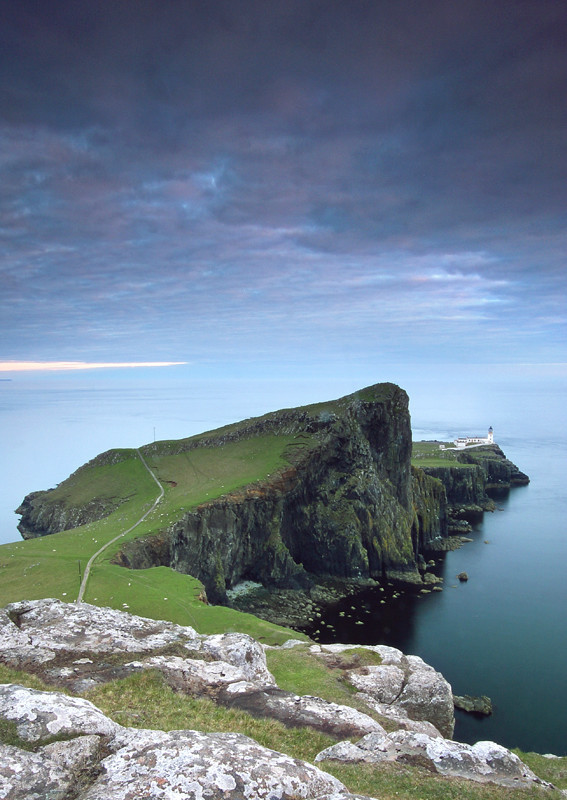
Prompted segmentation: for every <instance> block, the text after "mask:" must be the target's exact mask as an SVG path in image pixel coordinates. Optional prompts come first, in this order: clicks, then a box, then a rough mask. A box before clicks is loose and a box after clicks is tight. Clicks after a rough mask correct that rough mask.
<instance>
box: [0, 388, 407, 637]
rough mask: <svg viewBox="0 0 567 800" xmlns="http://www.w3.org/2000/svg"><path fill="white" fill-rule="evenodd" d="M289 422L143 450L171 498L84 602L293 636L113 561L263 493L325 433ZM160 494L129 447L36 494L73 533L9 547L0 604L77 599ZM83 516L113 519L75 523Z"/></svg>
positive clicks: (259, 421) (175, 580) (340, 407)
mask: <svg viewBox="0 0 567 800" xmlns="http://www.w3.org/2000/svg"><path fill="white" fill-rule="evenodd" d="M395 388H397V387H393V385H392V384H379V385H377V386H376V387H370V388H368V389H364V390H363V391H362V392H360V393H357V395H356V397H357V398H359V399H360V400H361V401H377V400H380V399H382V397H383V396H387V395H388V393H389V392H390V391H392V390H393V389H395ZM352 398H353V396H349V397H348V398H341V399H339V400H336V401H331V402H325V403H316V404H313V405H310V406H305V407H303V408H301V409H293V410H291V411H293V413H294V415H295V416H297V412H298V411H299V412H301V414H302V416H303V418H304V420H305V421H309V420H311V421H317V420H320V419H325V418H327V417H329V416H331V415H332V416H334V417H340V416H341V415H342V414H343V413H344V409H345V408H346V406H347V405H348V402H349V401H352ZM286 419H287V416H286V410H284V411H283V412H282V411H280V412H273V413H270V414H266V415H264V416H263V417H259V418H255V419H249V420H243V421H241V422H237V423H234V424H232V425H227V426H224V427H222V428H219V429H217V430H214V431H208V432H205V433H201V434H198V435H196V436H192V437H189V438H187V439H181V440H169V441H161V442H154V443H152V444H148V445H146V446H144V447H142V448H140V450H141V452H142V454H143V456H144V459H145V460H146V461H147V463H148V465H149V466H150V468H151V469H152V470H153V472H154V474H155V475H156V477H157V479H158V480H159V482H160V483H161V485H162V486H163V488H164V492H165V494H164V497H163V500H162V501H161V502H160V503H159V505H158V506H157V507H156V508H155V509H154V510H153V511H152V512H151V513H150V514H149V515H148V516H147V517H146V519H145V520H144V521H143V522H142V523H141V524H139V525H138V526H137V527H135V528H134V529H133V530H132V531H131V532H130V533H126V534H125V535H123V536H121V538H120V539H119V540H118V541H117V542H116V543H115V544H114V545H111V546H110V547H109V548H108V549H107V550H105V551H104V553H103V554H102V555H101V556H99V557H98V559H97V560H96V562H95V564H94V565H93V568H92V571H91V575H90V578H89V582H88V585H87V590H86V593H85V597H84V600H85V601H86V602H89V603H93V604H95V605H100V606H110V607H112V608H117V609H127V610H129V611H130V612H131V613H135V614H141V615H143V616H151V617H154V618H158V619H168V620H171V621H173V622H177V623H179V624H187V625H192V626H194V627H195V628H196V629H197V630H198V631H200V632H207V633H214V632H221V631H225V630H239V631H242V632H246V633H250V634H251V635H253V636H255V637H256V638H259V639H261V640H265V641H271V642H274V643H275V642H279V641H283V640H285V639H286V638H289V636H290V632H289V631H288V630H286V629H281V628H278V626H274V625H271V624H270V623H268V622H264V621H262V620H258V619H257V618H255V617H253V616H251V615H248V614H242V613H239V612H237V611H234V610H231V609H228V608H224V607H219V606H214V607H213V606H207V605H205V604H204V603H203V602H201V601H200V600H199V597H200V595H201V593H202V588H203V587H202V585H201V584H200V583H199V581H197V580H196V579H195V578H193V577H191V576H189V575H184V574H180V573H177V572H175V571H174V570H172V569H169V568H166V567H155V568H152V569H146V570H128V569H124V568H122V567H119V566H117V565H115V564H112V563H111V562H112V559H113V557H114V556H115V555H116V553H117V551H118V550H119V549H120V547H121V546H122V545H123V544H124V543H125V542H126V541H128V540H130V539H135V538H140V537H145V536H147V535H149V534H158V533H159V532H160V531H161V530H163V529H164V528H166V527H167V526H168V525H169V524H171V523H172V522H174V521H175V520H176V519H178V518H179V517H180V515H181V514H182V513H184V512H186V511H187V510H190V509H192V508H196V507H197V506H199V505H200V504H202V503H206V502H208V501H212V500H214V499H216V498H219V497H221V496H223V495H225V494H229V493H231V492H232V493H234V492H236V491H238V490H243V489H244V488H245V487H246V488H247V490H250V491H253V490H254V487H255V486H260V485H261V484H262V483H263V482H265V481H271V482H273V481H274V480H277V478H278V476H279V475H281V474H282V473H284V472H285V470H286V468H289V467H290V466H291V465H292V464H293V463H294V462H295V461H296V460H297V459H298V458H299V457H300V456H301V454H302V453H305V451H306V450H308V449H309V448H310V447H311V446H314V445H316V444H317V435H316V434H314V435H306V434H304V433H302V434H301V435H300V436H297V435H296V432H294V431H293V430H292V428H293V425H292V424H291V423H290V422H289V421H288V422H286ZM158 494H159V490H158V487H157V485H156V483H155V481H154V480H153V478H152V476H151V475H150V474H149V472H148V471H147V470H146V468H145V467H144V465H143V463H142V461H141V459H140V457H139V455H138V453H137V451H136V450H127V449H121V450H110V451H108V452H106V453H103V454H101V455H100V456H97V457H96V458H94V459H93V460H92V461H90V462H88V463H87V464H85V465H84V466H82V467H80V468H79V469H78V470H77V471H76V472H75V473H73V474H72V475H71V476H70V477H69V478H67V480H65V481H63V483H61V484H59V485H58V486H57V488H55V489H52V490H50V491H49V492H37V493H34V495H32V498H33V497H34V496H36V495H41V502H42V505H43V507H44V508H47V511H48V512H49V511H50V509H51V511H52V512H53V514H54V515H55V516H57V517H58V518H59V519H62V520H63V521H64V522H66V523H67V524H66V525H65V527H67V528H68V529H67V530H61V531H60V532H59V533H53V534H50V535H47V536H41V537H39V538H30V539H27V540H25V541H22V542H18V543H14V544H7V545H3V546H0V606H3V605H5V604H6V603H9V602H13V601H16V600H21V599H28V600H31V599H36V598H42V597H56V598H59V599H61V600H64V601H67V602H70V601H74V600H75V599H76V597H77V593H78V590H79V585H80V577H81V574H82V572H83V571H84V569H85V566H86V564H87V561H88V560H89V558H90V557H91V556H92V555H93V554H94V553H96V552H97V551H98V550H99V549H100V548H101V547H102V546H103V545H104V544H105V543H107V542H110V541H111V540H112V539H113V538H114V537H116V536H117V535H119V534H121V533H122V532H125V531H128V529H130V528H131V527H132V526H133V525H135V523H136V522H137V521H138V520H139V519H140V518H141V517H142V516H143V515H144V513H145V512H146V511H147V510H148V509H149V508H150V507H151V506H152V504H153V503H154V501H155V499H156V498H157V496H158ZM32 503H33V500H32ZM81 514H83V515H84V514H87V516H88V515H89V514H90V515H91V516H92V517H97V516H99V517H100V516H102V517H103V518H102V519H96V518H95V519H93V521H88V522H85V523H83V524H78V525H77V526H76V527H75V526H73V527H70V525H72V523H73V520H74V519H77V518H79V519H80V517H81ZM103 515H104V516H103ZM61 527H63V525H61ZM294 636H296V637H298V636H299V635H298V634H295V633H294ZM299 638H300V637H299Z"/></svg>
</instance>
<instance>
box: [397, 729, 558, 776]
mask: <svg viewBox="0 0 567 800" xmlns="http://www.w3.org/2000/svg"><path fill="white" fill-rule="evenodd" d="M388 738H389V739H390V740H391V741H392V742H393V743H394V745H395V747H396V751H397V754H396V760H403V761H407V762H410V763H411V761H412V760H415V761H416V762H417V763H420V764H422V763H423V759H425V760H426V761H427V762H429V763H430V764H431V765H432V766H433V767H434V768H435V770H436V771H437V772H438V773H439V774H440V775H446V776H450V777H458V778H468V779H469V780H473V781H477V782H482V783H484V782H492V783H498V784H500V785H503V786H525V785H533V784H534V783H539V784H541V783H543V782H542V781H541V780H540V779H539V778H538V777H537V776H536V775H535V774H534V773H533V772H532V771H531V770H530V769H529V768H528V767H527V766H526V765H525V764H524V763H523V762H522V761H521V760H520V759H519V758H518V756H517V755H515V754H514V753H511V752H510V751H509V750H507V749H506V748H505V747H502V746H501V745H499V744H496V743H495V742H477V743H476V744H474V745H468V744H462V743H461V742H451V741H447V740H446V739H430V738H429V737H428V736H425V735H424V734H421V733H412V732H410V731H396V732H395V733H392V734H390V736H389V737H388Z"/></svg>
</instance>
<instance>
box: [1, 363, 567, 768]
mask: <svg viewBox="0 0 567 800" xmlns="http://www.w3.org/2000/svg"><path fill="white" fill-rule="evenodd" d="M380 380H390V381H393V382H396V383H399V385H401V386H402V387H403V388H405V389H406V390H407V391H408V394H409V395H410V400H411V402H410V410H411V415H412V430H413V438H414V439H415V440H420V439H425V440H439V441H451V440H452V439H454V438H456V437H457V436H463V435H464V436H467V435H475V436H477V435H481V436H483V435H486V431H487V429H488V427H489V426H492V427H493V428H494V438H495V441H496V442H497V443H498V444H499V445H500V447H501V448H502V449H503V451H504V452H505V454H506V455H507V457H508V458H509V459H510V460H512V461H513V462H514V463H515V464H516V465H517V466H518V467H519V469H520V470H522V471H523V472H525V473H527V474H528V475H529V477H530V484H529V485H528V486H524V487H517V488H515V489H513V490H512V491H510V493H509V494H508V495H505V496H502V497H499V498H498V499H497V510H496V511H494V512H492V513H487V514H485V516H484V519H483V521H482V522H481V523H479V524H478V525H477V526H476V527H475V530H474V531H473V533H472V535H471V538H472V541H471V542H469V543H467V544H465V545H464V546H463V547H462V548H460V549H459V550H456V551H453V552H450V553H447V554H443V555H438V556H437V557H436V560H437V564H436V567H435V570H436V572H437V574H439V575H440V576H441V577H442V578H443V581H444V582H443V587H444V589H443V591H442V592H432V593H431V594H428V595H421V594H418V593H412V592H407V593H405V594H403V595H402V596H401V597H397V598H393V597H392V598H387V599H386V603H380V600H381V599H383V598H384V595H382V596H378V594H377V593H374V594H373V593H372V592H364V593H360V594H358V595H356V596H353V597H351V598H349V599H348V607H349V609H352V608H353V607H354V611H351V616H350V617H349V618H348V619H345V616H344V615H343V617H341V623H340V624H339V620H338V619H335V620H334V622H335V623H337V624H336V626H335V629H336V630H337V633H336V637H337V639H338V640H342V641H349V642H353V643H356V642H358V643H371V644H376V643H384V644H390V645H392V646H395V647H399V648H400V649H402V650H403V651H404V652H406V653H413V654H415V655H419V656H421V657H422V658H423V659H424V660H425V661H426V662H427V663H429V664H431V665H432V666H434V667H435V669H437V670H439V671H440V672H441V673H443V675H444V676H445V677H446V678H447V680H448V681H449V682H450V683H451V685H452V687H453V691H454V693H455V694H461V695H463V694H468V695H487V696H489V697H490V698H491V700H492V703H493V708H494V711H493V714H492V715H491V716H489V717H477V716H473V715H470V714H466V713H465V712H457V715H456V716H457V722H456V730H455V739H457V740H459V741H465V742H475V741H478V740H493V741H497V742H499V743H500V744H503V745H505V746H507V747H519V748H521V749H522V750H524V751H535V752H539V753H553V754H555V755H567V714H566V713H565V709H567V530H566V529H567V523H566V520H567V481H566V466H567V461H566V454H567V425H566V422H567V414H566V409H567V402H566V397H567V376H566V375H565V371H564V369H562V368H555V367H553V365H552V366H551V367H549V368H544V367H537V368H536V367H530V366H529V365H527V366H525V367H518V368H514V369H505V368H504V369H498V370H494V371H492V372H491V371H490V370H486V369H485V368H483V369H482V370H479V371H478V372H477V373H475V372H474V371H469V372H467V374H460V373H459V370H458V369H455V370H454V371H451V370H445V369H444V370H440V371H437V372H433V373H432V372H431V371H429V372H428V374H427V375H424V374H423V371H422V370H419V369H415V370H411V369H407V370H405V371H402V370H396V369H392V370H391V371H389V372H388V371H385V372H384V373H383V374H380V375H372V376H370V377H369V376H368V375H364V376H361V378H360V379H359V381H358V383H354V380H353V379H352V378H349V380H346V379H343V380H341V379H340V378H333V379H318V380H315V379H306V380H299V379H297V380H295V379H286V380H283V379H281V380H268V379H265V380H244V379H242V380H240V379H235V378H231V379H214V380H191V379H188V378H184V379H180V380H174V379H171V378H168V379H161V380H156V379H155V378H153V376H151V375H148V376H145V377H144V378H128V379H125V378H121V379H115V378H113V377H112V376H110V375H97V376H93V375H89V376H87V377H81V378H77V377H74V378H68V377H66V376H59V377H53V376H46V377H43V378H38V377H33V378H23V379H14V380H12V381H2V382H0V430H1V435H2V446H1V455H0V470H1V473H0V478H1V480H0V543H6V542H13V541H18V540H19V538H20V537H19V534H18V531H17V528H16V525H17V522H18V516H17V515H16V514H14V510H15V509H16V508H17V507H18V505H19V504H20V502H21V501H22V499H23V498H24V496H25V495H26V494H28V493H29V492H31V491H34V490H38V489H47V488H50V487H53V486H55V485H57V483H59V482H61V481H62V480H64V479H65V478H66V477H67V476H68V475H69V474H70V473H71V472H73V471H74V470H75V469H77V468H78V467H79V466H81V464H83V463H85V462H86V461H88V460H89V459H90V458H93V457H94V456H95V455H97V454H98V453H100V452H103V451H104V450H107V449H110V448H112V447H138V446H140V445H142V444H145V443H147V442H151V441H153V440H155V439H169V438H182V437H184V436H191V435H193V434H195V433H199V432H201V431H204V430H211V429H214V428H216V427H219V426H220V425H224V424H226V423H228V422H234V421H237V420H239V419H244V418H247V417H252V416H256V415H259V414H263V413H266V412H267V411H271V410H275V409H277V408H284V407H291V406H295V405H301V404H305V403H310V402H317V401H320V400H322V399H325V398H329V399H332V398H335V397H339V396H341V395H343V394H347V393H349V392H352V391H355V390H356V389H357V388H362V386H364V385H369V384H370V383H375V382H378V381H380ZM463 571H464V572H467V574H468V576H469V580H468V581H467V582H465V583H461V582H460V581H458V580H457V578H456V576H457V574H458V573H460V572H463ZM331 621H332V620H330V619H329V620H327V622H331Z"/></svg>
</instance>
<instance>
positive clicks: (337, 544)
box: [117, 384, 446, 602]
mask: <svg viewBox="0 0 567 800" xmlns="http://www.w3.org/2000/svg"><path fill="white" fill-rule="evenodd" d="M282 429H283V430H284V431H285V433H286V434H290V433H293V435H294V436H295V437H296V444H297V451H296V452H295V453H293V452H291V453H290V454H289V459H290V461H291V463H290V464H289V466H288V467H287V468H285V469H283V470H281V471H280V472H279V473H278V474H277V475H272V476H270V478H269V479H267V480H264V481H261V482H259V483H256V484H255V485H253V486H248V487H244V488H243V489H241V490H238V491H235V492H232V493H229V494H226V495H223V496H222V497H220V498H218V499H215V500H214V501H211V502H207V503H202V504H200V505H199V506H198V507H197V508H193V509H190V510H188V511H187V512H186V513H184V514H183V515H182V516H181V518H180V519H179V520H178V521H176V522H175V523H174V524H173V525H171V526H170V527H169V528H168V529H167V531H162V532H161V533H160V535H159V536H157V537H153V538H150V539H146V540H145V541H140V540H137V541H133V542H130V543H129V544H127V545H125V546H124V547H123V548H122V550H121V553H120V554H119V556H118V558H117V563H120V564H122V565H123V566H129V567H134V568H136V567H147V566H150V565H152V564H166V565H169V566H172V567H174V568H175V569H177V570H179V571H181V572H186V573H189V574H191V575H194V576H195V577H198V578H199V579H200V580H201V581H202V582H203V583H204V584H205V587H206V590H207V595H208V597H209V599H211V600H212V601H213V602H224V601H225V599H226V589H227V588H230V587H232V586H234V585H235V584H236V583H238V582H239V581H242V580H254V581H259V582H260V583H263V584H264V585H267V586H276V587H291V588H306V587H308V586H309V585H311V584H312V583H313V582H314V581H316V580H317V577H318V576H336V577H341V578H378V577H382V576H384V575H387V574H388V572H389V571H397V572H398V571H400V570H401V571H406V572H410V573H415V571H416V563H417V558H418V555H419V554H420V552H421V550H422V549H423V548H424V547H426V546H427V543H428V541H430V540H432V539H434V538H436V537H439V536H444V535H445V534H446V515H445V498H444V494H443V491H442V487H441V486H440V484H439V483H438V482H437V481H436V480H434V479H432V478H430V477H429V476H427V475H425V474H424V473H418V471H415V470H414V471H412V468H411V461H410V459H411V429H410V419H409V413H408V398H407V395H406V393H405V392H404V391H402V390H401V389H400V388H398V387H397V386H394V385H393V384H379V385H377V386H374V387H370V388H368V389H365V390H363V391H362V392H357V393H356V394H354V395H350V396H348V397H345V398H341V400H339V401H335V402H333V403H330V404H326V405H325V406H324V407H322V406H321V405H317V406H313V407H306V408H301V409H295V410H287V411H284V412H276V413H275V414H274V415H270V416H269V417H268V418H266V419H263V420H261V421H252V422H251V423H250V424H248V425H247V426H245V428H244V429H242V428H240V429H239V431H238V435H239V436H249V435H250V431H254V432H257V433H261V434H262V433H265V432H266V431H269V432H272V431H274V430H275V431H281V430H282ZM308 436H309V437H312V438H311V443H310V444H309V446H307V445H305V444H304V439H303V438H302V437H308ZM225 439H226V434H223V439H222V441H224V440H225ZM215 441H216V444H217V445H218V443H219V441H220V439H217V440H215V437H214V436H211V437H209V439H208V442H209V446H215ZM164 534H166V536H165V539H164ZM154 545H155V546H154Z"/></svg>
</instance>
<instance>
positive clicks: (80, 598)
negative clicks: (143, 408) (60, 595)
mask: <svg viewBox="0 0 567 800" xmlns="http://www.w3.org/2000/svg"><path fill="white" fill-rule="evenodd" d="M136 453H137V454H138V456H139V457H140V461H141V462H142V464H143V465H144V467H145V468H146V469H147V470H148V472H149V473H150V475H151V476H152V478H153V479H154V481H155V482H156V483H157V485H158V487H159V495H158V497H157V499H156V500H155V502H154V504H153V505H152V506H151V507H150V508H148V510H147V511H146V513H145V514H144V515H143V516H142V517H140V519H139V520H138V521H137V522H135V523H134V524H133V525H132V526H131V527H130V528H128V530H127V531H122V533H119V534H118V536H115V537H114V539H111V540H110V541H109V542H106V544H104V545H103V546H102V547H101V548H100V550H97V551H96V553H95V554H94V555H92V556H91V557H90V558H89V560H88V563H87V566H86V567H85V573H84V575H83V580H82V581H81V586H80V587H79V594H78V595H77V600H76V602H77V603H82V602H83V597H84V596H85V589H86V588H87V581H88V579H89V575H90V573H91V567H92V565H93V564H94V562H95V560H96V559H97V558H98V557H99V556H100V554H101V553H104V551H105V550H106V548H107V547H110V545H111V544H114V542H116V541H118V539H120V538H121V537H122V536H126V534H127V533H130V531H133V530H134V528H137V527H138V525H140V524H141V523H142V522H143V521H144V520H145V519H146V517H147V516H148V514H151V512H152V511H153V510H154V508H155V507H156V506H157V504H158V503H159V502H160V501H161V499H162V497H163V495H164V489H163V486H162V485H161V483H160V482H159V481H158V479H157V478H156V476H155V474H154V472H153V471H152V470H151V469H150V467H149V466H148V464H147V462H146V460H145V458H144V456H143V455H142V454H141V453H140V451H139V450H138V449H136Z"/></svg>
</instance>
